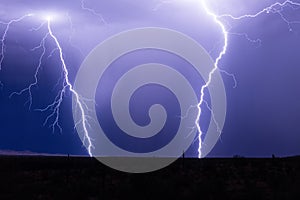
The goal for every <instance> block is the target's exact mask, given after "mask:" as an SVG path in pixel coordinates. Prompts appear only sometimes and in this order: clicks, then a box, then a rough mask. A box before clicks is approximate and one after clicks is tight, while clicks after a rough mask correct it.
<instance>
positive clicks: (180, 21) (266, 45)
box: [0, 0, 300, 157]
mask: <svg viewBox="0 0 300 200" xmlns="http://www.w3.org/2000/svg"><path fill="white" fill-rule="evenodd" d="M160 2H161V1H158V0H144V1H133V0H122V1H120V0H111V1H86V6H87V7H92V8H93V9H94V10H95V11H96V12H98V13H101V15H102V17H103V19H104V20H105V23H104V22H103V21H101V20H100V18H99V17H96V16H95V15H93V14H92V13H91V12H89V11H87V10H83V9H82V8H81V3H80V1H78V0H76V1H71V0H68V1H66V0H65V1H59V0H54V1H43V2H42V3H41V1H33V0H29V1H26V3H25V1H21V0H11V1H9V2H5V3H4V2H0V21H8V20H9V19H13V18H17V17H20V16H22V15H23V14H26V13H36V16H34V17H30V18H28V19H26V20H24V21H22V22H18V23H15V24H13V25H12V27H11V29H10V30H9V32H8V35H7V40H6V41H5V44H6V46H7V48H6V54H5V56H6V57H5V59H4V62H3V69H2V71H0V81H1V82H3V84H4V88H3V90H2V91H0V110H1V115H0V136H1V142H0V150H1V149H2V150H7V149H8V150H14V151H24V150H27V151H31V152H42V153H59V154H64V153H71V154H86V151H85V149H84V148H83V147H82V145H81V141H80V139H79V137H78V135H77V134H76V131H75V130H74V128H73V126H74V123H73V119H72V110H71V95H67V96H66V97H65V101H64V103H63V105H62V110H61V118H60V120H61V121H60V123H61V125H62V128H63V133H62V134H60V133H59V132H58V131H55V133H52V130H51V129H50V128H48V126H45V127H43V126H42V125H43V121H44V120H45V118H46V117H47V114H49V113H47V112H46V113H40V112H36V111H34V109H35V108H41V107H44V106H45V105H47V104H49V103H50V102H51V99H53V98H54V97H55V94H56V91H57V88H56V89H53V86H54V85H55V83H56V82H57V80H58V77H60V73H61V71H60V63H59V60H58V59H57V54H54V56H53V57H50V58H49V59H45V60H44V61H43V69H42V70H41V72H40V74H39V83H38V87H37V88H35V89H34V90H33V91H34V93H33V95H34V100H33V110H31V111H29V110H28V105H24V104H25V102H26V100H27V97H28V96H27V95H26V94H24V95H22V96H15V97H13V98H11V99H9V95H10V94H11V93H12V92H14V91H19V90H20V89H23V88H24V87H25V86H26V85H28V84H29V83H30V82H32V81H33V73H34V69H35V67H36V65H37V62H38V59H39V55H40V53H41V51H35V52H31V51H30V49H32V48H33V47H35V46H37V45H38V44H39V43H40V40H41V39H42V37H43V36H44V34H45V33H46V31H47V30H46V29H45V28H42V29H41V30H39V31H30V30H29V29H30V28H32V27H38V26H39V24H40V23H42V22H43V20H44V19H43V15H44V13H56V14H57V17H56V18H55V20H54V21H53V22H52V27H53V31H54V33H55V35H56V36H57V37H58V39H59V41H60V42H61V44H62V47H63V49H64V54H65V59H66V61H67V66H68V69H69V71H70V78H71V81H74V78H75V75H76V72H77V70H78V68H79V67H80V64H81V62H82V61H83V59H84V58H85V56H86V55H87V54H88V53H89V52H90V51H91V50H92V49H93V48H94V47H95V46H96V45H97V44H99V43H100V42H101V41H103V40H105V39H106V38H108V37H109V36H112V35H114V34H116V33H119V32H121V31H123V30H128V29H132V28H139V27H149V26H155V27H164V28H170V29H174V30H177V31H180V32H182V33H185V34H187V35H188V36H190V37H192V38H193V39H195V40H196V41H198V42H199V43H200V44H201V45H202V46H203V47H204V48H205V49H206V50H207V51H208V52H210V53H211V56H212V58H213V59H215V58H216V56H217V55H218V53H219V52H220V50H221V48H222V45H223V37H222V33H221V30H220V27H219V26H218V25H217V24H215V23H214V21H213V20H212V19H211V17H209V16H208V15H207V14H206V13H205V12H204V10H203V8H202V7H201V6H200V5H199V3H197V2H196V1H193V0H190V1H188V0H187V1H179V0H176V1H174V3H166V4H163V5H161V6H158V5H159V3H160ZM209 2H211V8H212V9H214V10H215V11H218V12H219V13H224V12H230V13H231V14H234V15H240V14H242V13H254V12H257V11H258V10H259V9H261V8H263V7H264V6H266V5H270V4H271V3H272V2H273V3H274V2H275V1H271V0H268V1H264V2H263V3H262V2H261V1H259V0H255V1H251V2H250V1H246V0H244V1H233V0H230V1H228V2H227V1H226V4H225V3H224V1H221V0H218V1H217V0H214V1H209ZM297 2H299V3H300V1H297ZM299 9H300V8H299ZM283 14H284V15H285V16H286V17H287V18H288V19H290V20H293V21H294V20H299V21H300V12H299V10H293V9H291V8H285V10H284V11H283ZM71 22H72V23H71ZM226 24H227V25H228V26H229V25H231V26H232V29H231V32H232V33H239V34H240V33H247V34H248V36H249V37H250V38H253V39H257V38H259V39H260V40H261V44H260V45H259V44H258V43H251V42H250V41H248V40H247V39H246V38H245V37H243V36H239V35H237V34H230V35H229V44H228V50H227V54H226V55H225V56H224V58H223V59H222V61H221V62H220V67H221V68H222V69H224V70H226V71H228V72H230V73H233V74H235V76H236V79H237V81H238V85H237V88H233V85H234V82H233V80H232V78H231V77H229V76H226V75H225V74H223V78H224V83H225V87H226V92H227V103H228V107H227V118H226V121H225V126H224V129H223V133H222V136H221V139H220V141H219V142H218V143H217V145H216V146H215V148H214V149H213V151H212V152H211V153H210V154H209V156H230V157H231V156H232V155H234V154H240V155H244V156H270V155H271V154H276V155H280V156H284V155H295V154H300V145H299V144H300V126H299V122H300V90H299V88H298V87H299V86H300V78H299V77H300V56H299V52H300V24H293V25H292V26H291V27H292V28H293V31H289V28H288V25H287V24H286V23H285V22H284V20H282V19H281V18H280V16H279V15H278V14H269V15H267V14H263V15H260V16H259V17H257V18H255V19H246V20H241V21H232V20H229V19H228V20H227V22H226ZM3 31H4V26H3V25H1V24H0V35H2V34H3ZM46 46H47V52H46V54H47V55H49V53H50V52H51V50H52V49H53V47H54V43H53V41H51V40H50V39H49V40H47V42H46ZM145 53H146V52H145ZM145 57H146V56H145ZM159 58H160V57H157V58H156V59H159ZM161 59H162V60H163V59H164V58H161ZM166 62H167V61H166ZM169 63H170V62H169ZM187 73H190V71H187ZM199 81H200V82H201V81H202V80H199ZM204 121H205V119H204ZM204 123H206V122H204ZM196 149H197V142H195V143H194V144H193V145H192V147H191V148H190V150H189V151H188V154H189V155H190V156H196V155H197V152H196Z"/></svg>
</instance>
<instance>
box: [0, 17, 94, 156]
mask: <svg viewBox="0 0 300 200" xmlns="http://www.w3.org/2000/svg"><path fill="white" fill-rule="evenodd" d="M30 16H33V14H27V15H24V16H22V17H20V18H18V19H13V20H11V21H9V22H0V24H3V25H5V26H6V27H5V30H4V34H3V36H2V38H1V40H0V42H1V43H0V44H1V52H0V53H1V59H0V70H1V67H2V63H3V60H4V57H5V40H6V38H7V33H8V31H9V28H10V26H11V24H13V23H15V22H20V21H22V20H23V19H25V18H26V17H30ZM54 17H55V16H54V15H46V16H44V17H43V19H45V22H43V23H42V24H41V25H40V26H39V27H37V28H32V29H31V31H38V30H40V29H41V28H42V27H43V26H44V25H47V30H48V31H47V33H46V34H45V36H44V37H43V38H42V40H41V42H40V44H39V45H38V46H36V47H34V48H33V49H31V51H35V50H38V49H42V53H41V55H40V58H39V62H38V65H37V67H36V70H35V74H34V81H33V82H32V83H31V84H30V85H29V86H28V87H27V88H25V89H23V90H21V91H20V92H14V93H12V94H11V95H10V97H12V96H13V95H21V94H23V93H25V92H28V94H29V99H28V101H27V102H26V103H29V108H30V109H31V107H32V101H33V97H32V96H33V95H32V89H33V87H35V86H37V84H38V73H39V71H40V69H41V67H42V61H43V58H44V56H45V53H46V46H45V43H46V40H47V38H48V37H51V38H52V39H53V40H54V42H55V45H56V48H55V49H54V50H53V51H52V52H51V54H50V56H52V55H53V52H54V51H56V50H58V52H59V58H60V61H61V64H62V71H63V86H62V89H61V90H60V92H59V93H58V94H57V96H56V97H55V100H54V102H53V103H52V104H50V105H48V106H47V107H46V108H44V109H37V110H39V111H47V110H52V113H51V114H50V115H48V117H47V118H46V120H45V122H44V125H46V124H47V123H48V121H49V120H50V119H52V118H54V121H53V123H52V125H51V126H52V130H53V131H54V130H55V127H58V128H59V130H60V131H61V132H62V128H61V127H60V125H59V113H60V107H61V104H62V102H63V97H64V95H65V93H66V92H67V91H68V90H69V91H70V92H71V93H72V94H73V96H74V97H75V102H76V104H77V106H78V108H79V111H80V115H81V120H80V122H78V123H77V124H76V126H77V125H78V124H79V123H81V125H82V128H83V132H84V139H83V144H86V141H87V151H88V154H89V156H93V154H92V148H94V146H93V144H92V138H91V137H90V136H89V132H88V128H87V126H88V125H89V124H88V119H87V118H88V116H87V114H86V112H85V110H84V106H85V103H84V102H83V101H84V100H82V99H81V97H80V95H79V94H78V93H77V92H76V91H75V90H74V88H73V85H72V84H71V82H70V79H69V71H68V69H67V66H66V62H65V60H64V56H63V49H62V47H61V45H60V43H59V41H58V39H57V37H56V36H55V35H54V33H53V31H52V28H51V21H52V20H53V19H54ZM2 86H3V84H2V83H0V87H2Z"/></svg>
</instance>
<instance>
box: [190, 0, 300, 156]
mask: <svg viewBox="0 0 300 200" xmlns="http://www.w3.org/2000/svg"><path fill="white" fill-rule="evenodd" d="M201 3H202V6H203V8H204V10H205V12H206V13H207V14H208V15H209V16H211V17H212V19H213V21H214V22H215V23H216V24H217V25H218V26H219V27H220V28H221V31H222V35H223V38H224V45H223V48H222V51H221V52H220V53H219V56H218V57H217V58H216V60H215V63H214V67H213V69H212V70H211V71H210V73H209V76H208V81H207V82H206V84H205V85H203V86H202V87H201V95H200V100H199V103H198V105H197V108H198V115H197V118H196V121H195V125H196V127H197V129H198V142H199V148H198V158H201V156H202V153H201V148H202V139H201V136H202V134H203V132H202V130H201V127H200V123H199V122H200V117H201V115H202V109H201V106H202V105H203V103H205V104H206V106H208V105H207V102H206V101H205V100H204V91H205V89H207V87H208V86H209V85H210V83H211V81H212V76H213V74H214V73H215V71H216V70H217V69H219V63H220V61H221V59H222V58H223V56H224V55H225V54H226V52H227V47H228V34H230V32H229V31H228V29H226V27H225V24H224V23H223V22H222V21H221V20H220V19H221V18H225V17H228V18H231V19H233V20H242V19H245V18H256V17H258V16H259V15H261V14H263V13H267V14H269V13H273V14H278V15H279V16H280V17H281V19H282V20H283V21H284V22H285V23H286V24H287V25H288V28H289V30H290V31H292V28H291V25H292V24H296V23H297V24H300V21H289V20H288V19H287V18H286V17H285V16H284V15H283V14H282V9H283V8H284V7H286V6H290V7H291V8H292V9H294V8H293V7H292V6H297V8H299V7H300V3H297V2H294V1H291V0H286V1H284V2H282V3H280V2H276V3H274V4H272V5H270V6H268V7H266V8H263V9H262V10H260V11H259V12H257V13H255V14H245V15H241V16H233V15H231V14H222V15H217V14H215V13H213V12H212V11H211V10H210V9H209V8H208V7H207V5H206V2H205V0H201ZM277 7H279V8H277ZM233 34H236V35H244V36H245V37H246V39H247V40H249V41H251V42H252V41H254V42H255V41H256V42H259V43H260V42H261V41H260V40H259V39H258V40H251V39H250V38H249V37H248V35H247V34H245V33H244V34H237V33H233ZM233 78H234V76H233ZM234 80H235V79H234ZM235 83H236V80H235ZM212 114H213V113H212ZM215 123H216V122H215Z"/></svg>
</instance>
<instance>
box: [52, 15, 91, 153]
mask: <svg viewBox="0 0 300 200" xmlns="http://www.w3.org/2000/svg"><path fill="white" fill-rule="evenodd" d="M47 22H48V23H47V27H48V31H49V34H50V36H51V37H52V38H53V40H54V41H55V44H56V46H57V48H58V50H59V57H60V61H61V63H62V68H63V74H64V84H63V89H62V90H61V92H60V95H59V98H58V99H57V101H56V102H54V103H53V104H52V105H50V107H51V106H54V107H55V109H54V112H57V113H56V116H57V117H56V120H55V123H58V112H59V108H60V105H61V103H62V100H63V96H64V94H65V92H66V90H67V88H69V90H70V92H71V93H72V94H73V95H74V97H75V101H76V104H77V106H78V108H79V110H80V114H81V123H82V127H83V131H84V141H85V140H87V142H88V145H87V150H88V153H89V155H90V156H92V155H93V154H92V148H93V144H92V139H91V138H90V136H89V132H88V130H87V125H88V119H87V115H86V113H85V110H84V108H83V106H84V104H83V103H82V102H81V99H80V95H79V94H78V93H77V92H76V91H75V90H74V88H73V85H72V84H71V82H70V80H69V71H68V69H67V66H66V63H65V60H64V57H63V50H62V47H61V45H60V43H59V41H58V39H57V38H56V36H55V35H54V34H53V32H52V29H51V18H48V20H47Z"/></svg>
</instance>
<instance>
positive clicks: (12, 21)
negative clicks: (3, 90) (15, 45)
mask: <svg viewBox="0 0 300 200" xmlns="http://www.w3.org/2000/svg"><path fill="white" fill-rule="evenodd" d="M31 16H33V14H26V15H23V16H21V17H19V18H17V19H12V20H10V21H9V22H1V21H0V24H1V25H4V26H5V29H4V33H3V35H2V37H1V39H0V45H1V47H0V48H1V50H0V56H1V58H0V70H1V69H2V63H3V60H4V57H5V40H6V37H7V33H8V30H9V28H10V26H11V25H12V24H13V23H16V22H20V21H22V20H23V19H25V18H27V17H31Z"/></svg>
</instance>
